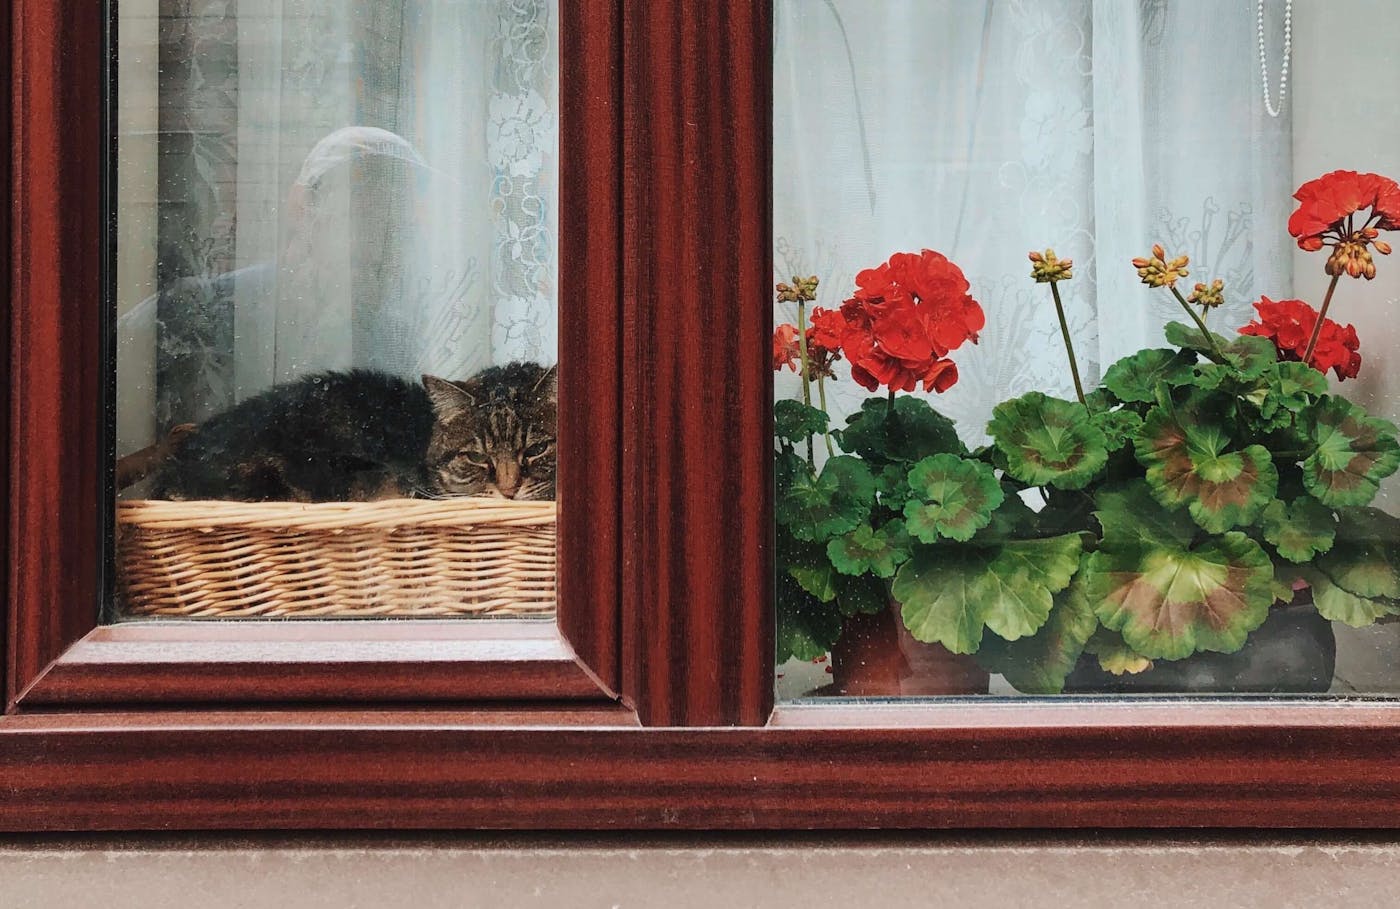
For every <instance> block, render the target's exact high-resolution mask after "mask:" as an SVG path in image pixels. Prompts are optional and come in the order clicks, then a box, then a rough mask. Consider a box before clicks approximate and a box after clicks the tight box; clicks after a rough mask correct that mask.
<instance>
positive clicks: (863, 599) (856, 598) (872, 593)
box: [836, 574, 890, 616]
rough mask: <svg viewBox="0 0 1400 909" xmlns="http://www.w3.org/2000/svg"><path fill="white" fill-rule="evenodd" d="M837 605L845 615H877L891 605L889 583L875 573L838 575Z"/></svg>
mask: <svg viewBox="0 0 1400 909" xmlns="http://www.w3.org/2000/svg"><path fill="white" fill-rule="evenodd" d="M836 607H837V608H838V609H840V610H841V614H842V615H843V616H853V615H875V614H876V613H880V612H884V611H885V610H886V609H888V608H889V607H890V590H889V585H888V584H887V583H885V582H884V581H882V580H880V579H879V578H877V577H875V576H874V575H873V574H863V575H859V576H852V575H846V574H838V575H836Z"/></svg>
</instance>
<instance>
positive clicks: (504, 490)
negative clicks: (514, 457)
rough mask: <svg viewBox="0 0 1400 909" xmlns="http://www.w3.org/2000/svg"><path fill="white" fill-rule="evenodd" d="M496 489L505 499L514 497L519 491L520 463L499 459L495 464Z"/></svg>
mask: <svg viewBox="0 0 1400 909" xmlns="http://www.w3.org/2000/svg"><path fill="white" fill-rule="evenodd" d="M496 490H497V491H498V492H500V494H501V495H503V496H505V497H506V498H507V499H513V498H515V494H516V493H517V492H519V491H520V465H519V464H517V463H515V462H514V461H501V462H499V463H497V464H496Z"/></svg>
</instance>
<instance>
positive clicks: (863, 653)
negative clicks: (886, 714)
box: [821, 604, 991, 697]
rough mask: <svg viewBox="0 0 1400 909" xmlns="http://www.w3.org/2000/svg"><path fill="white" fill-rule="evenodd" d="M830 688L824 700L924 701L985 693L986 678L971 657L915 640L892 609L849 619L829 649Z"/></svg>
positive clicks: (987, 676)
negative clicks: (908, 698) (881, 698)
mask: <svg viewBox="0 0 1400 909" xmlns="http://www.w3.org/2000/svg"><path fill="white" fill-rule="evenodd" d="M831 672H832V676H831V684H830V685H828V686H826V688H825V689H823V691H822V692H821V693H822V694H824V695H837V696H846V697H894V696H904V697H920V696H922V697H928V696H932V695H956V694H986V693H987V688H988V685H989V684H990V682H991V676H989V675H988V674H987V671H986V670H985V669H983V668H982V667H981V666H978V665H977V661H976V660H975V659H974V658H973V657H971V656H964V655H962V654H956V653H952V652H950V651H948V650H947V649H946V648H944V647H943V646H942V645H940V644H925V643H923V642H921V641H916V640H914V636H913V635H911V634H910V633H909V632H908V630H907V629H906V628H905V627H904V623H903V622H902V621H900V618H899V606H898V605H897V604H894V605H891V607H890V608H889V609H887V610H885V611H884V612H881V613H878V614H876V615H857V616H852V617H851V618H849V619H847V620H846V622H845V627H844V630H843V631H842V632H841V638H840V640H838V641H837V642H836V646H834V647H833V648H832V649H831Z"/></svg>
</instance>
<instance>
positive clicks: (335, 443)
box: [151, 362, 557, 502]
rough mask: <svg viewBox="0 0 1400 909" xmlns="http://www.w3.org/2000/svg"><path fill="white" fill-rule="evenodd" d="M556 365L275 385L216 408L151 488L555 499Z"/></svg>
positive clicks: (291, 497)
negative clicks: (449, 376) (463, 375)
mask: <svg viewBox="0 0 1400 909" xmlns="http://www.w3.org/2000/svg"><path fill="white" fill-rule="evenodd" d="M556 400H557V381H556V370H555V368H554V367H549V368H546V367H544V366H541V365H539V364H536V363H524V362H517V363H509V364H507V365H505V366H493V367H491V368H489V369H486V370H483V371H482V372H480V373H477V374H476V375H474V376H472V377H471V378H469V379H466V380H463V381H460V382H451V381H448V380H446V379H440V378H437V377H435V376H424V377H423V381H422V384H419V383H415V382H410V381H408V380H405V379H402V378H399V377H397V376H393V375H389V374H388V373H382V372H374V371H371V370H363V369H356V370H350V371H348V372H326V373H320V374H317V375H312V376H306V377H304V378H301V379H298V380H296V381H293V382H288V383H285V384H282V385H277V386H274V387H272V388H270V389H268V390H267V391H264V392H262V393H261V394H258V395H255V396H254V397H251V398H248V399H247V400H245V401H242V402H241V403H239V404H237V405H235V406H234V407H232V408H230V409H229V410H227V411H225V412H223V413H221V414H218V415H217V416H215V417H212V418H211V419H209V420H208V421H207V422H205V423H204V424H203V425H201V426H200V427H199V428H198V429H197V430H195V431H194V432H192V433H190V434H189V435H188V436H186V437H185V438H184V439H183V440H182V441H181V443H180V445H179V446H178V447H177V448H175V450H174V451H172V452H171V454H170V455H169V457H168V458H167V459H166V460H165V462H164V463H163V464H161V465H160V466H159V467H157V468H156V470H155V472H154V479H153V481H152V489H151V491H152V497H153V498H158V499H182V500H192V499H223V500H232V501H243V502H267V501H298V502H363V501H374V500H378V499H387V498H404V497H419V498H442V497H449V496H471V495H487V496H497V497H502V498H507V499H530V500H548V499H553V498H554V476H555V433H554V426H555V415H556V411H557V403H556Z"/></svg>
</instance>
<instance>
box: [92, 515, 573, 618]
mask: <svg viewBox="0 0 1400 909" xmlns="http://www.w3.org/2000/svg"><path fill="white" fill-rule="evenodd" d="M554 524H555V506H554V503H553V502H514V501H508V500H501V499H452V500H441V501H427V500H420V499H392V500H388V501H382V502H327V503H317V504H301V503H287V502H257V503H247V502H163V501H153V500H152V501H131V502H120V503H118V505H117V563H118V564H117V580H118V585H119V593H120V598H121V606H122V609H123V611H124V612H125V613H126V614H127V615H137V616H181V617H186V618H219V619H227V618H274V617H283V618H357V617H369V616H423V617H428V616H545V615H549V614H551V613H553V611H554V596H555V595H554Z"/></svg>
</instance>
